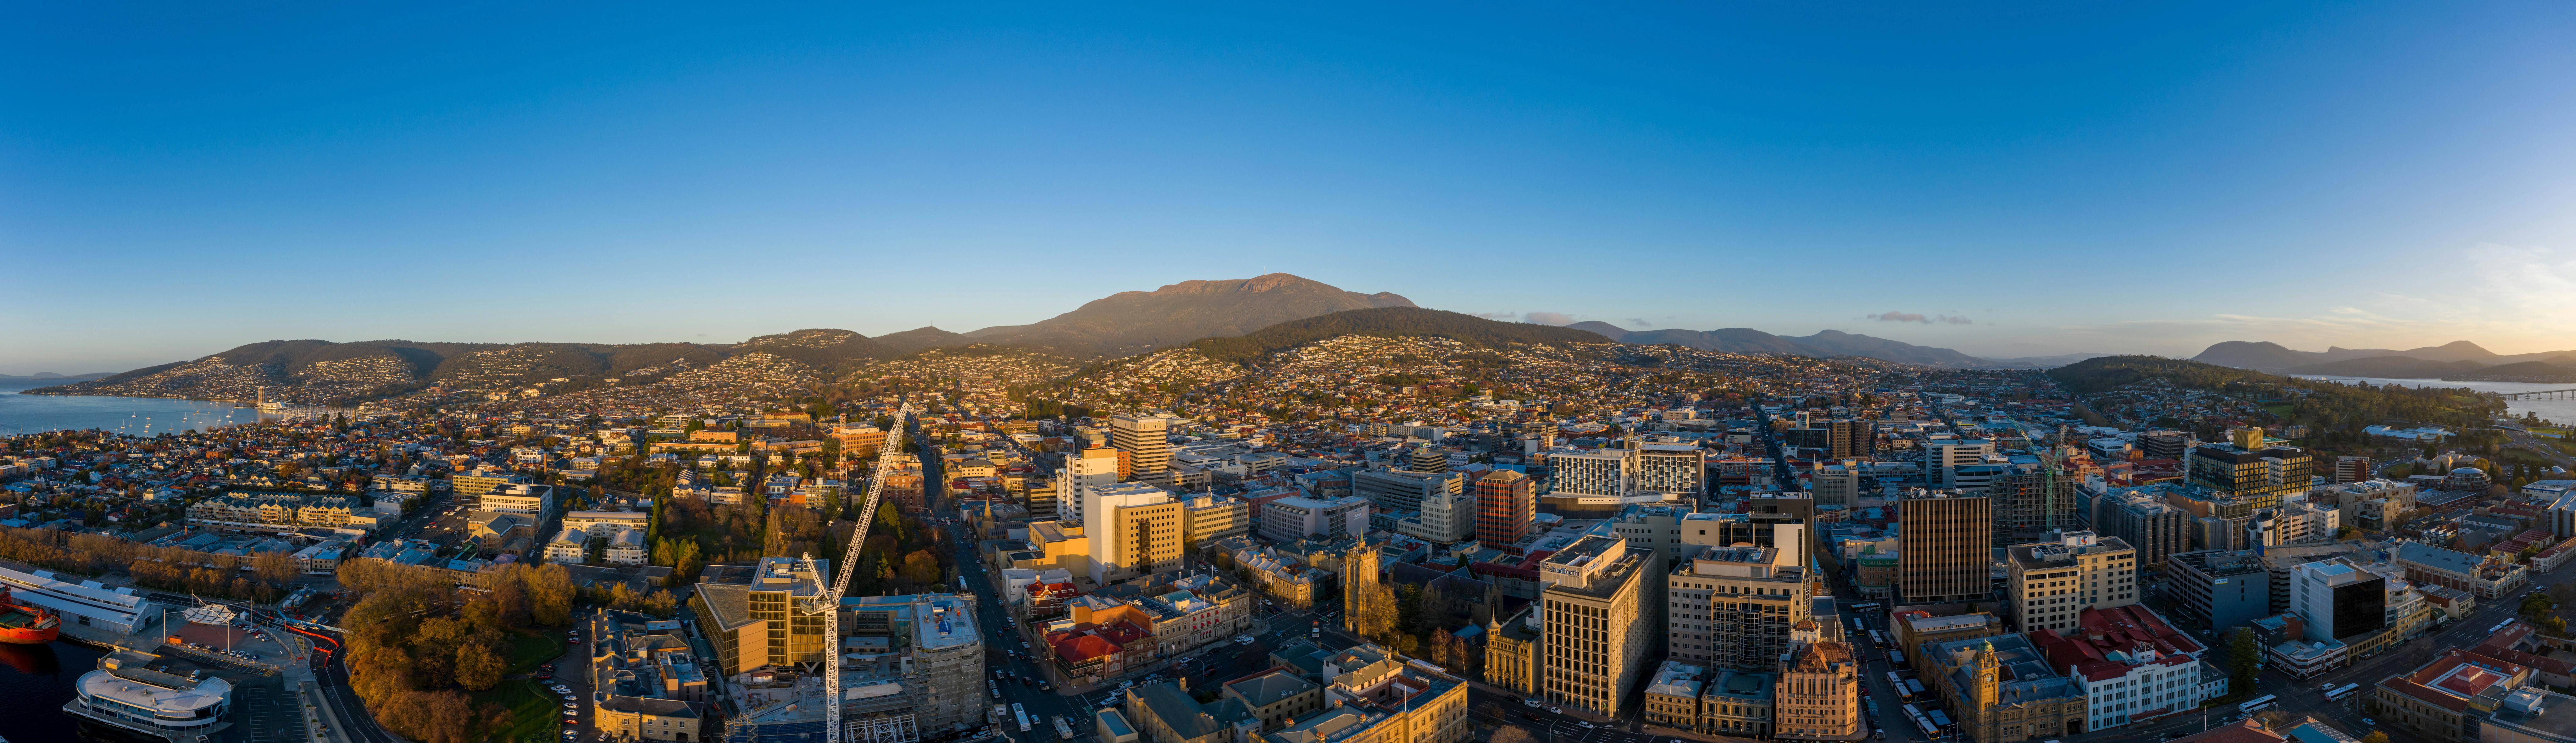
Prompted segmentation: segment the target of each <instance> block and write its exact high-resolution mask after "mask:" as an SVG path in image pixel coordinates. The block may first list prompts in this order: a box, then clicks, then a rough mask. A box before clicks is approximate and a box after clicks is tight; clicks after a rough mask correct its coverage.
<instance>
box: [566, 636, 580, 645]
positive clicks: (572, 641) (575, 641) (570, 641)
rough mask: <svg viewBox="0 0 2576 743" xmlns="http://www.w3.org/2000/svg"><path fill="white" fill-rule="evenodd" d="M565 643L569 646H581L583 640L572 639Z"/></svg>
mask: <svg viewBox="0 0 2576 743" xmlns="http://www.w3.org/2000/svg"><path fill="white" fill-rule="evenodd" d="M564 642H566V643H569V644H573V645H579V644H581V638H578V637H575V638H572V639H570V640H565V641H564Z"/></svg>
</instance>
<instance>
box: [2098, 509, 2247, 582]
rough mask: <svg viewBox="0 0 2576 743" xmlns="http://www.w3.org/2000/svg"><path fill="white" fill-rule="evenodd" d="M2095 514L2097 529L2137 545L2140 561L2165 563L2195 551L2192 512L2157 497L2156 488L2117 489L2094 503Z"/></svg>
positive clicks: (2151, 563) (2129, 543) (2146, 564)
mask: <svg viewBox="0 0 2576 743" xmlns="http://www.w3.org/2000/svg"><path fill="white" fill-rule="evenodd" d="M2094 514H2095V515H2094V517H2093V531H2094V533H2097V534H2101V535H2103V536H2108V537H2115V538H2118V539H2119V540H2120V541H2121V542H2123V543H2126V544H2128V545H2129V546H2130V547H2134V548H2137V550H2138V564H2139V565H2142V566H2146V567H2157V566H2161V565H2163V564H2165V558H2166V557H2167V556H2170V555H2176V554H2180V553H2184V552H2190V551H2192V538H2191V535H2192V531H2193V529H2194V526H2195V524H2194V522H2195V519H2193V518H2192V516H2191V512H2189V511H2185V510H2183V509H2181V508H2178V507H2175V506H2174V505H2172V504H2169V503H2166V502H2164V501H2160V500H2157V499H2156V498H2155V495H2154V491H2113V492H2112V493H2111V494H2109V495H2105V496H2103V497H2102V499H2101V500H2100V501H2098V502H2096V503H2095V504H2094ZM2220 523H2221V524H2225V523H2226V522H2224V521H2221V522H2220Z"/></svg>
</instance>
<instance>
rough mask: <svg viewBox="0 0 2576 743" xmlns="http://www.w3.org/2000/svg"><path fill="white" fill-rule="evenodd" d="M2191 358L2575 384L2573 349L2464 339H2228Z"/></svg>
mask: <svg viewBox="0 0 2576 743" xmlns="http://www.w3.org/2000/svg"><path fill="white" fill-rule="evenodd" d="M2191 360H2193V361H2198V362H2202V363H2206V364H2216V365H2219V366H2232V367H2236V368H2240V369H2255V370H2259V371H2267V372H2275V373H2281V374H2323V375H2332V376H2343V377H2384V378H2394V379H2442V380H2448V381H2453V382H2545V383H2562V382H2564V383H2576V351H2543V352H2540V353H2525V354H2510V355H2508V354H2499V353H2496V352H2493V351H2489V350H2486V349H2485V348H2481V347H2479V346H2478V344H2475V343H2471V342H2468V341H2453V342H2451V343H2445V344H2442V345H2439V346H2425V347H2423V348H2412V349H2406V350H2402V351H2401V350H2394V349H2386V348H2342V347H2338V346H2329V347H2327V348H2326V350H2324V351H2294V350H2291V349H2288V348H2284V347H2282V346H2281V344H2278V343H2272V342H2269V341H2227V342H2223V343H2217V344H2213V345H2211V346H2210V347H2209V348H2207V349H2204V350H2202V351H2201V352H2200V355H2198V356H2193V357H2191Z"/></svg>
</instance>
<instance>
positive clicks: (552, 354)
mask: <svg viewBox="0 0 2576 743" xmlns="http://www.w3.org/2000/svg"><path fill="white" fill-rule="evenodd" d="M1361 309H1419V308H1416V307H1414V305H1413V302H1412V300H1408V299H1405V298H1404V297H1402V296H1398V295H1395V294H1390V293H1378V294H1362V293H1359V292H1351V291H1343V290H1342V289H1339V288H1336V287H1333V286H1330V285H1327V284H1324V283H1322V282H1318V281H1314V280H1312V279H1306V278H1302V277H1298V276H1292V275H1289V274H1284V273H1274V274H1269V275H1266V276H1256V277H1253V278H1249V279H1234V280H1225V281H1184V282H1181V283H1178V284H1172V285H1169V286H1165V287H1162V288H1160V289H1156V290H1154V291H1150V292H1137V291H1131V292H1120V293H1118V294H1113V295H1110V296H1108V297H1103V298H1101V299H1098V300H1094V301H1092V302H1089V303H1086V304H1084V305H1082V306H1081V307H1079V308H1076V309H1075V310H1073V311H1072V312H1067V313H1064V314H1061V315H1057V316H1055V317H1052V318H1048V319H1046V320H1042V321H1039V322H1036V323H1032V324H1028V325H1005V326H997V327H990V328H983V329H981V330H975V331H971V332H967V333H956V332H950V331H947V330H941V329H939V328H935V327H923V328H915V329H912V330H906V331H903V332H899V333H888V334H886V335H883V336H878V337H875V338H870V337H868V336H865V335H861V334H859V333H856V332H852V331H848V330H837V329H830V328H813V329H807V330H798V331H794V332H790V333H780V334H777V335H764V336H760V337H756V338H752V339H749V340H746V341H743V342H741V343H735V344H703V343H642V344H608V343H550V342H540V343H517V344H500V343H444V342H419V341H405V340H382V341H356V342H333V341H323V340H276V341H265V342H261V343H252V344H248V345H244V346H240V347H236V348H233V349H230V350H226V351H223V352H220V353H215V354H210V355H207V356H204V357H200V358H197V359H192V360H188V361H178V362H172V363H168V364H162V365H159V366H152V367H146V368H142V369H136V370H133V371H129V372H124V373H119V374H98V375H91V376H89V377H77V378H75V377H60V375H54V376H53V377H47V378H46V379H45V381H61V382H64V383H63V384H58V385H55V386H52V387H43V388H38V389H37V390H34V391H36V392H40V393H48V394H77V395H132V396H149V397H195V398H210V399H248V398H249V397H250V396H252V395H255V394H257V388H259V387H262V386H266V387H270V388H271V393H272V394H273V395H275V396H277V397H279V398H281V399H291V400H298V401H307V402H323V401H327V402H333V403H345V402H352V401H359V400H365V399H372V398H381V397H387V396H392V395H398V394H402V393H404V392H408V391H411V390H416V389H421V388H424V387H429V386H448V387H454V388H458V389H494V390H497V389H506V388H512V387H523V386H527V385H534V384H539V383H547V384H552V383H555V381H556V380H564V382H565V383H567V384H569V385H571V386H574V387H579V386H583V385H586V384H594V383H599V382H601V381H602V380H605V379H608V378H618V379H620V381H621V382H625V383H630V384H631V383H640V382H650V381H654V380H657V379H660V378H662V377H664V376H667V375H669V374H672V373H676V372H680V371H686V370H689V369H703V368H706V367H708V366H710V365H714V364H718V363H722V362H725V361H727V360H728V359H738V358H745V357H751V356H752V355H753V354H765V355H766V356H769V357H776V358H779V359H784V360H787V361H792V362H796V363H798V364H802V365H804V366H807V367H812V368H814V369H816V370H819V371H822V372H826V373H833V372H843V371H848V370H850V369H852V368H855V367H858V366H860V365H863V364H866V363H868V362H871V361H876V360H882V359H892V358H897V357H901V356H905V355H909V354H914V353H919V352H921V351H924V350H928V349H934V348H942V349H953V348H958V347H964V346H969V345H977V344H981V345H985V346H998V347H1004V348H1008V347H1025V348H1030V349H1035V350H1041V351H1048V352H1054V353H1058V354H1062V355H1066V356H1071V357H1076V358H1115V357H1123V356H1130V355H1134V354H1137V353H1142V352H1145V351H1151V350H1154V349H1157V348H1169V347H1176V346H1182V345H1187V344H1189V343H1190V342H1192V341H1197V340H1200V339H1203V338H1218V337H1231V336H1243V335H1246V334H1249V333H1254V332H1255V331H1260V330H1263V329H1264V328H1270V327H1272V326H1276V325H1279V324H1280V323H1284V322H1290V321H1295V320H1303V319H1307V318H1311V317H1316V316H1319V315H1328V314H1332V313H1337V312H1344V311H1348V310H1361ZM1425 327H1432V326H1431V325H1426V326H1425ZM1532 327H1537V328H1542V329H1543V330H1545V331H1551V332H1562V333H1575V331H1565V330H1561V329H1557V328H1547V327H1546V326H1532ZM1433 334H1438V333H1433ZM1577 335H1580V334H1579V333H1578V334H1577ZM1264 337H1265V338H1268V337H1276V336H1264ZM1584 337H1589V336H1584ZM1253 342H1259V341H1253ZM755 358H756V357H755ZM57 378H59V379H57Z"/></svg>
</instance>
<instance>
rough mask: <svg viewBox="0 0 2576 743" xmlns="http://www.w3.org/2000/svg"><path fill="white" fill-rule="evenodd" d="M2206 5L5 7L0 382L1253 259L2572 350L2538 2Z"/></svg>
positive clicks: (1679, 295) (807, 311)
mask: <svg viewBox="0 0 2576 743" xmlns="http://www.w3.org/2000/svg"><path fill="white" fill-rule="evenodd" d="M2243 5H2244V4H2241V3H2207V4H2188V3H2170V4H2154V6H2153V7H2138V8H2125V7H2070V6H2068V5H2067V4H2059V3H2049V4H2027V5H2007V4H1991V5H1984V6H1979V8H1978V9H1972V10H1962V9H1958V8H1954V7H1943V8H1932V7H1929V6H1921V5H1913V4H1790V3H1781V4H1764V5H1711V4H1700V3H1688V4H1675V5H1632V6H1626V7H1625V8H1623V9H1620V10H1616V11H1604V10H1602V9H1600V8H1598V7H1588V6H1578V5H1573V4H1567V5H1529V4H1463V3H1462V4H1441V5H1410V6H1397V7H1390V6H1388V5H1387V4H1364V5H1363V4H1351V5H1326V4H1298V5H1297V6H1296V7H1217V6H1216V5H1215V4H1204V3H1182V4H1168V5H1152V4H1123V5H1119V6H1116V7H1109V8H1104V7H1093V6H1085V5H1068V4H1053V3H1051V4H1036V5H1015V4H1005V3H989V4H921V5H918V6H907V7H884V8H867V9H856V10H854V9H850V8H845V7H838V6H769V7H761V8H734V7H725V8H717V7H710V6H709V5H708V4H674V5H658V4H649V3H639V4H621V5H606V4H602V5H593V6H571V5H546V6H545V7H536V8H531V7H526V6H525V4H509V5H485V6H471V5H462V4H457V5H440V6H435V7H429V6H423V7H415V8H388V7H372V6H370V7H354V6H349V5H346V4H328V5H319V4H317V5H292V4H268V5H259V6H255V7H251V8H248V9H242V8H233V7H226V8H223V9H220V10H217V9H211V8H210V9H207V10H203V11H195V10H169V9H151V10H144V9H137V8H134V7H130V6H117V5H99V4H77V3H57V4H51V5H44V6H37V7H32V8H26V9H21V10H20V11H19V12H18V17H17V18H16V19H15V20H16V21H17V22H15V23H11V24H6V26H7V27H6V28H0V66H5V68H6V69H10V70H12V74H9V75H5V76H0V259H5V260H6V263H5V264H0V265H7V266H9V267H10V268H11V270H10V271H9V272H8V275H9V276H10V277H11V280H10V281H9V289H8V290H7V291H6V292H0V296H6V297H7V298H8V299H7V300H6V306H8V307H10V309H11V310H13V312H12V314H13V315H14V319H15V320H16V322H10V323H5V324H0V373H29V372H35V371H56V372H65V373H77V372H87V371H104V370H122V369H126V368H132V367H136V366H142V365H146V364H153V363H161V362H166V361H171V360H177V359H181V358H192V357H195V356H199V355H204V354H207V353H213V352H216V351H220V350H222V349H225V348H229V347H232V346H234V345H238V344H241V343H245V342H253V341H260V340H267V339H272V338H326V339H334V340H363V339H373V338H410V339H415V340H459V341H524V340H578V341H600V342H630V341H662V340H682V341H706V342H729V341H736V340H740V339H742V338H744V337H747V336H751V335H756V334H762V333H770V332H779V331H784V330H789V329H795V328H802V327H841V328H848V329H852V330H857V331H859V332H862V333H868V334H879V333H885V332H891V331H897V330H904V329H909V328H913V327H919V326H922V325H934V324H935V325H938V326H940V327H944V328H949V329H952V330H967V329H972V328H976V327H982V326H985V325H994V324H1012V323H1025V322H1031V321H1034V320H1038V319H1042V318H1044V317H1047V316H1050V315H1053V314H1055V313H1058V312H1062V311H1065V310H1069V309H1071V308H1073V307H1075V306H1077V305H1079V304H1080V303H1081V302H1083V301H1087V300H1089V299H1093V298H1097V297H1100V296H1103V295H1106V294H1109V293H1113V292H1117V291H1125V290H1134V289H1150V288H1153V287H1155V286H1159V285H1162V284H1167V283H1171V282H1174V281H1181V280H1187V279H1211V278H1241V277H1247V276H1252V275H1256V274H1260V273H1266V272H1270V271H1286V272H1291V273H1296V274H1299V275H1303V276H1307V277H1311V278H1315V279H1318V280H1322V281H1325V282H1328V283H1332V284H1335V285H1337V286H1341V287H1343V288H1346V289H1353V290H1358V291H1366V292H1375V291H1394V292H1397V293H1401V294H1404V295H1406V296H1408V297H1411V298H1413V299H1414V300H1415V301H1417V302H1419V303H1421V304H1424V305H1426V306H1432V307H1439V308H1443V309H1453V310H1459V311H1464V312H1478V313H1488V314H1495V315H1501V314H1511V315H1513V316H1516V317H1531V316H1533V315H1532V314H1531V313H1539V314H1537V315H1535V316H1536V317H1541V318H1550V317H1558V316H1563V317H1568V318H1573V319H1599V320H1606V321H1609V322H1613V323H1618V324H1622V325H1628V326H1631V327H1685V328H1695V329H1708V328H1717V327H1754V328H1760V329H1764V330H1768V331H1772V332H1777V333H1782V334H1805V333H1811V332H1814V331H1816V330H1820V329H1827V328H1832V329H1840V330H1847V331H1852V332H1862V333H1869V334H1871V335H1877V336H1881V337H1889V338H1896V339H1899V340H1905V341H1908V342H1914V343H1923V344H1928V345H1940V346H1947V347H1952V348H1958V349H1960V350H1963V351H1967V352H1969V353H1974V354H1980V355H1989V356H2021V355H2041V354H2055V353H2067V352H2078V351H2115V352H2150V353H2167V354H2177V355H2189V354H2191V353H2194V352H2196V351H2197V350H2198V349H2199V348H2200V347H2202V346H2205V345H2207V344H2208V343H2210V342H2213V341H2219V340H2232V339H2241V340H2274V341H2279V342H2282V343H2284V344H2287V345H2290V346H2292V347H2294V348H2310V349H2318V348H2323V347H2325V346H2326V345H2329V344H2334V345H2344V346H2389V347H2400V348H2403V347H2408V346H2414V345H2426V344H2436V343H2442V342H2447V341H2451V340H2460V339H2468V340H2473V341H2477V342H2479V343H2481V344H2483V345H2486V346H2488V347H2489V348H2491V349H2494V350H2498V351H2503V352H2527V351H2538V350H2545V349H2559V348H2576V338H2566V337H2565V333H2563V332H2562V331H2563V330H2564V328H2565V327H2566V323H2565V320H2564V319H2563V318H2566V317H2569V316H2571V314H2576V313H2571V312H2570V311H2571V310H2576V243H2571V238H2576V211H2571V208H2572V207H2576V176H2571V174H2576V167H2571V166H2576V137H2571V136H2570V134H2569V132H2571V131H2576V129H2571V128H2570V127H2569V124H2568V122H2570V121H2571V120H2576V116H2571V114H2576V86H2570V85H2567V84H2566V81H2567V80H2569V79H2576V45H2570V44H2567V43H2566V39H2569V38H2576V6H2567V5H2564V4H2548V3H2528V4H2515V3H2476V4H2434V3H2420V4H2372V5H2367V6H2353V5H2351V4H2312V5H2304V6H2302V5H2293V4H2260V5H2261V7H2250V8H2249V7H2242V6H2243ZM1914 315H1923V316H1925V318H1926V319H1929V320H1933V321H1932V322H1920V321H1914V320H1912V319H1911V317H1912V316H1914ZM1881 317H1892V318H1897V319H1878V318H1881ZM1938 318H1961V319H1962V321H1960V322H1943V321H1940V320H1939V319H1938Z"/></svg>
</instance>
